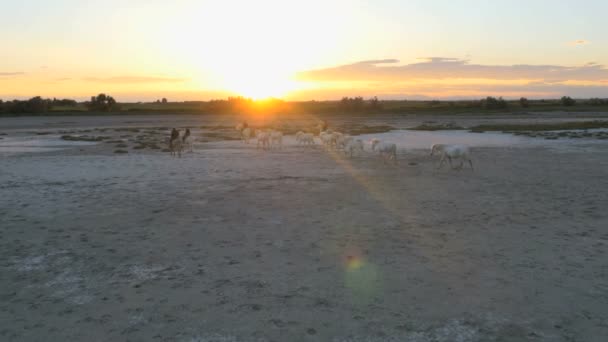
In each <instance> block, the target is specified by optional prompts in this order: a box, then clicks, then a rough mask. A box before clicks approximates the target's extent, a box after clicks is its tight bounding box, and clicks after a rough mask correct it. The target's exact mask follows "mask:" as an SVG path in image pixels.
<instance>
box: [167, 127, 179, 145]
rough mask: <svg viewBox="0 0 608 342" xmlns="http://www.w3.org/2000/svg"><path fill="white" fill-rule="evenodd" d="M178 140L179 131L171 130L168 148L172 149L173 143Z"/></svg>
mask: <svg viewBox="0 0 608 342" xmlns="http://www.w3.org/2000/svg"><path fill="white" fill-rule="evenodd" d="M177 139H179V131H178V130H176V129H175V128H173V129H172V130H171V139H170V140H169V148H173V142H174V141H175V140H177Z"/></svg>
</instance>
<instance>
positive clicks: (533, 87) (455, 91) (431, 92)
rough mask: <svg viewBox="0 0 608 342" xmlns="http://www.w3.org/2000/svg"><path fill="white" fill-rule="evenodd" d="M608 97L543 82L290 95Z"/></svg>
mask: <svg viewBox="0 0 608 342" xmlns="http://www.w3.org/2000/svg"><path fill="white" fill-rule="evenodd" d="M606 94H608V84H598V85H589V86H585V85H568V84H552V83H543V82H531V83H528V84H515V85H508V84H504V85H501V84H466V85H458V84H455V85H445V84H440V83H428V84H422V85H420V84H416V85H395V84H391V85H384V86H380V87H376V88H348V89H340V88H323V89H307V90H302V91H298V92H294V93H293V94H291V96H290V98H291V99H297V100H310V99H316V100H335V99H340V98H342V97H344V96H363V97H365V98H369V97H373V96H378V98H380V99H385V100H398V99H409V100H428V99H441V100H461V99H481V98H484V97H486V96H503V97H505V98H510V99H518V98H520V97H522V96H523V97H527V98H533V99H542V98H545V99H548V98H560V97H562V96H564V95H568V96H572V97H575V98H590V97H600V98H605V97H606Z"/></svg>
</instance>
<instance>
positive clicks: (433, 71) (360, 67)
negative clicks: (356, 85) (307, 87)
mask: <svg viewBox="0 0 608 342" xmlns="http://www.w3.org/2000/svg"><path fill="white" fill-rule="evenodd" d="M422 60H423V61H422V62H418V63H412V64H406V65H397V64H398V61H397V60H394V59H388V60H380V61H362V62H357V63H353V64H347V65H341V66H337V67H333V68H326V69H317V70H309V71H304V72H300V73H298V74H297V77H298V79H300V80H305V81H328V82H332V81H336V82H340V81H342V82H344V81H347V82H354V81H382V82H389V81H394V82H397V81H406V80H418V79H437V80H441V79H491V80H503V81H504V80H541V81H544V82H564V81H596V82H597V81H602V80H608V69H606V68H605V67H604V66H603V65H599V64H595V63H590V64H586V65H583V66H574V67H571V66H561V65H530V64H516V65H483V64H472V63H470V62H469V61H468V60H463V59H458V58H445V57H427V58H423V59H422Z"/></svg>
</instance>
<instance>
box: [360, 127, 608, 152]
mask: <svg viewBox="0 0 608 342" xmlns="http://www.w3.org/2000/svg"><path fill="white" fill-rule="evenodd" d="M358 138H359V139H364V140H365V141H369V140H371V139H373V138H377V139H380V140H383V141H386V142H391V143H395V144H397V146H398V147H399V148H400V149H428V148H429V147H430V146H431V145H432V144H457V145H467V146H471V147H555V148H561V147H566V148H568V147H572V146H574V145H579V146H580V145H583V144H584V145H588V144H606V140H597V139H577V140H572V139H558V140H547V139H543V138H531V137H526V136H517V135H513V134H510V133H501V132H485V133H471V132H469V131H466V130H446V131H410V130H396V131H391V132H387V133H379V134H365V135H361V136H359V137H358Z"/></svg>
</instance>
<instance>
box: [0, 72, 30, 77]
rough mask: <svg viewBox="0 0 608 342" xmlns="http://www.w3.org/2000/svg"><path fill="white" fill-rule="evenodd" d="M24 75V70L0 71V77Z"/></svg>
mask: <svg viewBox="0 0 608 342" xmlns="http://www.w3.org/2000/svg"><path fill="white" fill-rule="evenodd" d="M21 75H25V73H24V72H21V71H16V72H0V77H11V76H21Z"/></svg>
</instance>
